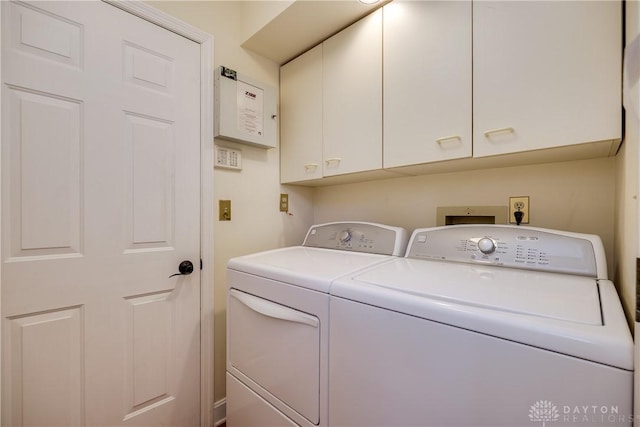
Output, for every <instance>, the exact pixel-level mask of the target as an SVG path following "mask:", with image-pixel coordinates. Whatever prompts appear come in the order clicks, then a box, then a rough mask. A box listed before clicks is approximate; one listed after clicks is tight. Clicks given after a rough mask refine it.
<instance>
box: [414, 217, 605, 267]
mask: <svg viewBox="0 0 640 427" xmlns="http://www.w3.org/2000/svg"><path fill="white" fill-rule="evenodd" d="M407 257H409V258H423V259H436V260H445V261H457V262H467V263H479V264H492V265H496V266H502V267H512V268H521V269H527V270H537V271H548V272H555V273H567V274H576V275H582V276H589V277H597V278H600V279H606V278H607V268H606V258H605V254H604V248H603V245H602V241H601V240H600V237H598V236H596V235H592V234H579V233H569V232H564V231H558V230H549V229H542V228H533V227H516V226H502V225H481V226H476V225H460V226H444V227H435V228H424V229H418V230H415V231H414V232H413V235H412V237H411V241H410V242H409V250H408V252H407Z"/></svg>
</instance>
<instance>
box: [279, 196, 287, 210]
mask: <svg viewBox="0 0 640 427" xmlns="http://www.w3.org/2000/svg"><path fill="white" fill-rule="evenodd" d="M280 212H289V195H288V194H286V193H281V194H280Z"/></svg>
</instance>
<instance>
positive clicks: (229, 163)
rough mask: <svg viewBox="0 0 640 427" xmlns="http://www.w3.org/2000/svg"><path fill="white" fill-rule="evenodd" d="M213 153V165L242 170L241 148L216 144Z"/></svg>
mask: <svg viewBox="0 0 640 427" xmlns="http://www.w3.org/2000/svg"><path fill="white" fill-rule="evenodd" d="M215 155H216V159H215V163H214V167H216V168H225V169H235V170H242V150H240V149H238V148H229V147H223V146H221V145H216V146H215Z"/></svg>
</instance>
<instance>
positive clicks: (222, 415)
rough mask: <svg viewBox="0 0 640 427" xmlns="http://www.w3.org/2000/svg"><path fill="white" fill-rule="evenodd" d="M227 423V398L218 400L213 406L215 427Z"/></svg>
mask: <svg viewBox="0 0 640 427" xmlns="http://www.w3.org/2000/svg"><path fill="white" fill-rule="evenodd" d="M226 421H227V398H226V397H225V398H223V399H220V400H218V401H217V402H215V403H214V404H213V425H214V426H216V427H217V426H219V425H221V424H222V423H224V422H226Z"/></svg>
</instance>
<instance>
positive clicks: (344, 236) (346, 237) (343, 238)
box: [340, 230, 351, 243]
mask: <svg viewBox="0 0 640 427" xmlns="http://www.w3.org/2000/svg"><path fill="white" fill-rule="evenodd" d="M350 240H351V232H350V231H349V230H343V231H342V233H340V242H342V243H348V242H349V241H350Z"/></svg>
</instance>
